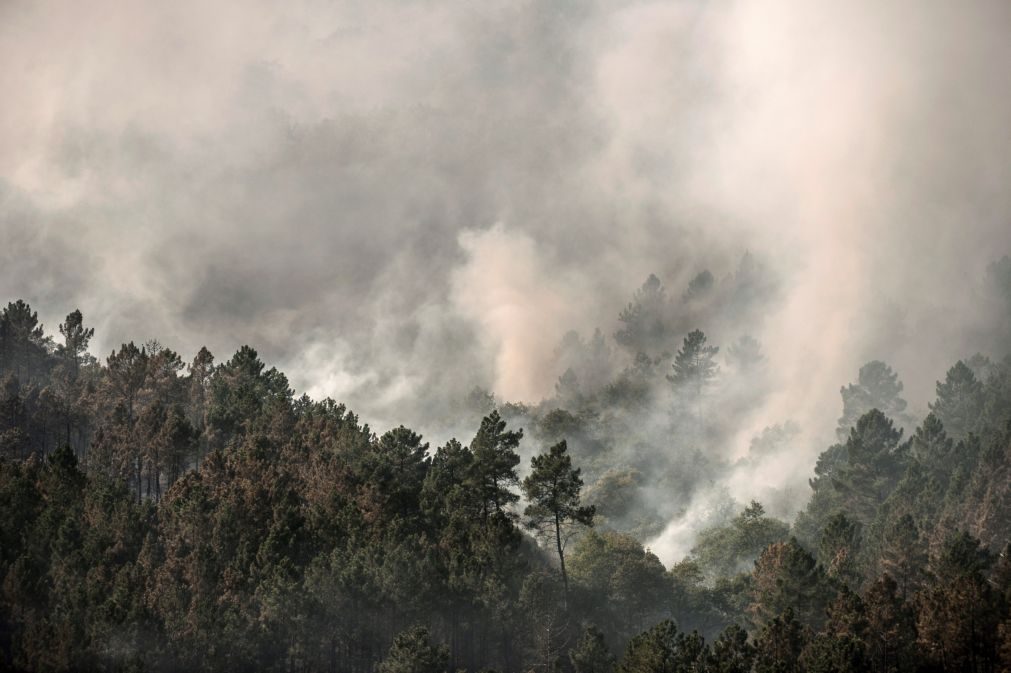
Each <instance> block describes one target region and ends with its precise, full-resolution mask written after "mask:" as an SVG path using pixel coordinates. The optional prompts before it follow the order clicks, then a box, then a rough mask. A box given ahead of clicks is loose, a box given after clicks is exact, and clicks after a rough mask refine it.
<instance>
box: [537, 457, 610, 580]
mask: <svg viewBox="0 0 1011 673" xmlns="http://www.w3.org/2000/svg"><path fill="white" fill-rule="evenodd" d="M567 449H568V447H567V445H566V443H565V441H564V440H562V441H561V442H559V443H558V444H555V445H554V446H552V447H551V448H550V449H548V452H547V453H544V454H541V455H539V456H534V457H533V458H532V459H531V461H530V467H531V470H530V475H529V476H527V477H526V478H525V479H524V480H523V494H524V495H525V496H526V499H527V502H528V503H529V504H528V505H527V507H526V509H525V510H524V511H523V516H524V517H525V518H526V525H527V527H528V528H529V529H530V530H532V531H534V532H536V533H537V534H538V535H541V536H546V537H548V538H549V539H551V541H553V542H554V544H555V548H556V550H557V551H558V563H559V566H560V568H561V571H562V584H563V585H564V587H565V593H566V595H568V592H569V579H568V574H567V573H566V571H565V544H566V542H567V541H568V539H569V537H570V535H571V533H572V530H573V528H574V527H576V526H580V525H581V526H592V525H593V512H594V508H593V506H592V505H589V506H586V505H581V504H580V491H582V488H583V480H582V479H581V478H580V476H579V468H575V469H573V467H572V459H571V458H570V457H569V454H568V452H567Z"/></svg>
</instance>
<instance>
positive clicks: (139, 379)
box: [0, 256, 1011, 673]
mask: <svg viewBox="0 0 1011 673" xmlns="http://www.w3.org/2000/svg"><path fill="white" fill-rule="evenodd" d="M990 275H991V277H992V278H995V279H996V280H997V281H998V283H999V282H1006V281H1007V279H1011V262H1009V261H1008V260H1007V259H1006V258H1005V260H1003V261H1002V262H1000V263H998V264H996V265H993V266H992V267H991V269H990ZM1001 279H1004V281H1002V280H1001ZM1008 285H1009V286H1011V283H1008ZM776 291H777V290H776V282H775V279H774V278H773V277H772V275H771V274H768V273H767V272H765V271H764V270H763V269H762V267H761V265H759V264H757V262H755V260H753V259H752V258H751V257H750V256H745V258H744V259H743V260H742V261H741V263H740V265H739V266H738V267H737V269H736V270H734V271H733V272H732V273H730V274H728V275H727V276H726V277H725V278H724V279H723V280H721V281H716V280H715V278H714V276H713V275H712V274H711V273H709V272H708V271H706V272H703V273H700V274H699V275H698V276H697V277H696V278H695V279H694V280H693V281H692V283H691V285H689V286H688V288H687V289H686V290H685V292H684V293H683V294H682V295H681V296H675V297H669V296H667V294H666V291H665V289H664V288H663V287H662V284H661V282H660V281H659V280H658V279H657V278H656V277H655V276H651V277H650V278H649V279H648V280H647V281H646V283H645V284H644V285H643V287H642V288H641V289H640V290H639V291H638V292H636V294H635V296H634V297H633V300H632V302H631V303H630V304H629V305H628V306H627V308H626V309H625V310H623V311H622V312H621V314H620V317H619V323H620V328H619V330H618V331H617V333H616V334H615V335H614V338H613V339H612V338H610V337H606V336H604V335H603V334H602V333H601V332H600V331H598V332H597V333H596V334H595V335H594V336H593V337H592V338H591V339H589V340H587V341H584V340H583V339H582V338H581V337H580V336H579V335H577V334H575V333H572V334H570V336H568V337H566V340H565V341H563V344H562V346H561V347H560V348H559V350H558V361H559V363H560V368H561V369H562V370H563V372H564V373H563V374H562V376H561V377H560V379H559V381H558V385H557V389H556V395H555V396H554V397H552V398H551V399H549V400H545V401H544V402H542V403H541V404H539V405H536V406H529V405H522V404H513V403H508V402H505V403H499V402H497V401H496V400H495V398H494V396H492V395H491V394H490V393H487V392H485V391H483V390H480V389H475V391H474V393H473V394H472V395H471V396H470V398H469V399H468V400H461V404H460V415H461V418H464V419H472V420H473V428H472V430H471V432H470V433H469V434H468V436H465V437H460V438H459V441H458V440H456V439H454V440H451V441H447V442H445V443H444V444H442V445H440V446H432V445H430V444H429V443H427V442H426V441H425V439H424V438H423V437H422V436H420V435H419V434H418V433H417V432H415V431H412V430H411V429H410V428H407V427H403V426H401V427H396V428H393V429H390V430H385V429H383V430H382V431H377V430H374V429H372V428H370V427H369V426H368V425H367V424H364V423H363V422H362V421H361V420H360V419H359V417H358V416H356V415H355V413H353V412H352V411H351V410H349V409H347V408H345V407H344V406H343V405H341V404H340V403H338V402H335V401H333V400H329V399H325V400H313V399H310V398H309V397H307V396H304V395H303V396H301V397H299V396H296V394H295V393H294V392H293V390H292V388H291V387H290V385H289V382H288V380H287V379H286V377H285V375H284V374H283V373H281V372H280V371H278V370H277V369H275V368H269V367H268V366H267V365H266V364H265V363H264V362H263V361H262V360H261V359H260V357H259V356H258V354H257V352H256V351H255V350H254V349H253V348H250V347H248V346H244V347H242V348H241V349H239V350H238V351H237V352H236V353H234V354H233V355H231V356H230V357H227V359H221V360H217V359H216V358H215V357H214V356H213V355H212V354H211V353H210V352H209V351H208V350H207V349H201V350H200V351H199V352H198V353H196V354H195V356H193V358H192V360H184V358H183V356H181V355H180V354H178V353H176V352H174V351H173V350H171V349H170V348H168V347H166V346H165V345H163V344H161V343H159V342H156V341H149V342H147V343H144V344H141V345H138V344H135V343H126V344H123V345H122V346H120V347H119V348H116V349H115V350H114V351H113V352H112V353H110V354H109V355H108V356H106V357H103V358H101V359H98V358H96V357H94V356H93V355H92V354H91V353H90V351H89V343H90V341H91V339H92V338H93V337H94V330H93V329H91V328H89V327H88V326H87V325H88V323H87V322H86V320H85V318H84V317H83V316H82V314H81V312H80V311H74V312H72V313H70V314H69V315H68V316H67V317H66V320H65V321H64V322H63V323H62V324H60V325H59V326H58V329H57V330H56V331H47V330H46V329H44V327H43V326H42V325H41V324H39V320H38V316H37V313H36V312H35V310H34V309H33V308H32V307H30V306H29V305H28V304H27V303H25V302H23V301H15V302H11V303H9V304H8V305H7V307H6V308H5V309H3V312H2V316H0V339H2V341H0V376H2V391H0V456H2V458H0V521H2V524H0V580H2V583H0V669H2V670H12V671H43V670H45V671H71V670H72V671H84V670H96V671H97V670H108V671H247V670H248V671H254V670H256V671H259V670H278V671H348V672H356V673H357V672H361V673H365V672H369V673H371V672H372V671H378V672H380V673H407V672H411V671H417V672H418V673H437V672H440V671H457V670H468V671H474V672H476V671H481V670H495V671H500V672H502V673H505V672H511V671H528V670H538V671H553V670H559V671H572V672H574V673H590V672H594V673H598V672H599V673H603V672H609V671H620V672H621V673H651V672H658V673H659V672H663V673H674V672H680V671H696V672H702V671H713V672H719V673H735V672H740V673H746V672H748V671H755V672H756V673H771V672H773V671H775V672H787V671H807V672H810V673H821V672H828V671H880V672H892V671H960V672H961V671H973V672H975V671H979V672H991V671H1005V672H1006V671H1011V547H1009V546H1008V545H1009V542H1011V358H1007V359H1001V358H1003V356H1005V355H1006V353H995V354H993V357H994V359H990V358H988V357H986V356H983V355H976V356H972V357H967V358H966V359H965V360H962V361H958V362H956V363H954V364H953V365H952V366H951V367H950V369H948V371H947V374H946V376H945V377H944V379H943V380H941V381H938V382H937V386H936V391H935V395H934V401H933V402H932V403H931V404H930V407H929V414H928V415H926V417H925V418H915V417H914V416H913V415H912V414H911V412H910V411H909V410H908V409H907V404H906V402H905V400H904V399H903V398H902V393H903V386H902V383H901V381H900V380H899V377H898V373H897V372H895V371H893V370H892V369H891V367H889V366H888V365H887V364H885V363H883V362H880V361H872V362H870V363H868V364H867V365H865V366H864V367H863V368H861V369H860V371H859V373H858V376H857V381H856V382H855V383H852V384H849V385H848V386H846V387H844V388H842V407H841V408H842V415H841V418H840V419H839V424H838V428H837V435H838V439H839V441H838V443H837V444H834V445H832V446H829V447H827V448H826V449H825V450H824V451H823V452H822V453H821V455H820V456H819V457H818V459H817V464H816V465H814V466H813V473H812V475H811V479H810V488H809V489H808V492H807V493H805V494H804V495H803V503H805V504H804V505H803V507H802V508H801V511H800V513H799V515H798V516H796V517H795V518H794V517H793V516H792V512H791V510H790V505H789V500H790V498H789V494H783V502H778V503H760V502H758V501H748V500H747V498H746V497H745V498H744V501H740V500H741V499H742V496H741V494H736V493H731V494H727V497H726V498H725V503H724V505H723V510H724V511H723V512H722V514H719V515H714V516H713V517H712V520H711V521H710V524H711V525H708V526H706V527H703V528H702V529H701V530H698V531H696V532H695V533H696V534H695V536H694V546H693V547H692V549H691V551H690V553H688V554H687V555H686V556H685V557H684V558H683V559H681V560H679V561H677V562H674V563H671V564H668V565H666V566H665V565H664V563H662V562H661V560H660V559H659V558H658V557H657V556H656V555H655V554H654V553H653V552H652V551H650V549H649V548H648V547H646V546H644V545H645V544H647V543H648V542H649V541H650V540H651V539H653V538H654V537H655V536H656V535H657V534H658V533H660V532H661V531H662V530H663V528H664V526H665V524H666V522H667V521H668V520H670V519H671V517H673V516H677V515H678V513H683V512H684V508H685V507H686V506H687V504H688V503H689V502H690V500H691V497H692V495H693V493H695V492H696V491H698V490H699V489H701V488H703V486H704V485H705V484H706V483H707V482H711V481H712V480H713V479H714V478H715V476H716V475H719V474H723V473H725V472H726V471H727V470H729V469H734V470H739V471H743V472H744V473H747V470H748V469H749V465H751V464H752V462H749V461H758V460H760V459H761V458H762V457H763V456H766V455H769V454H771V453H775V452H784V451H785V452H789V451H792V450H794V449H795V448H796V447H794V446H793V445H792V444H791V441H793V438H795V436H796V434H797V430H796V428H794V427H792V426H791V425H790V424H789V423H788V422H784V423H783V424H780V425H775V426H770V427H769V428H767V429H766V430H765V431H764V432H762V433H760V434H759V435H758V436H756V437H755V438H754V439H753V440H752V442H751V449H750V452H749V454H748V455H747V456H745V457H739V456H738V457H734V456H730V455H729V454H727V453H725V452H722V453H721V451H720V450H719V447H721V446H723V445H724V444H726V443H727V442H728V441H729V440H730V438H731V436H732V435H733V434H734V433H735V432H736V430H737V428H736V426H735V425H734V424H733V418H734V417H735V415H743V414H746V413H747V410H748V409H749V408H752V407H753V406H754V405H755V404H757V400H760V399H761V398H762V395H763V394H764V392H763V390H764V386H765V383H763V381H764V375H763V367H764V360H765V358H764V356H763V355H762V348H761V345H760V344H759V343H758V342H757V341H756V340H755V339H753V338H752V337H750V336H748V335H747V334H745V333H741V332H740V331H739V330H737V326H738V325H741V324H747V323H748V322H754V321H755V320H758V319H759V317H758V315H757V314H758V312H759V308H760V307H761V305H762V302H763V301H765V300H766V299H767V298H768V297H769V296H772V295H774V294H775V292H776ZM1008 296H1011V294H1009V295H1008ZM728 316H733V319H732V320H731V319H730V318H728ZM698 325H704V326H707V327H709V326H711V329H710V331H709V332H708V334H709V335H711V334H713V333H715V334H719V335H721V337H722V338H725V339H727V342H728V343H729V345H728V346H727V347H726V348H725V349H724V350H722V351H721V349H720V347H718V346H717V345H716V344H715V343H713V342H712V341H711V340H710V336H707V333H706V332H703V331H702V330H700V329H698V327H697V326H698ZM735 331H736V333H735ZM968 355H971V354H967V356H968ZM657 410H662V412H661V413H658V411H657ZM794 510H796V508H794ZM787 512H791V515H790V516H789V518H787V517H786V514H785V513H787ZM777 515H778V516H777Z"/></svg>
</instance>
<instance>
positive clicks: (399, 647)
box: [376, 626, 449, 673]
mask: <svg viewBox="0 0 1011 673" xmlns="http://www.w3.org/2000/svg"><path fill="white" fill-rule="evenodd" d="M448 664H449V650H448V649H447V648H446V646H445V645H438V646H436V645H432V643H431V640H430V638H429V633H428V629H426V628H425V627H423V626H416V627H414V628H411V629H408V630H407V631H404V632H403V633H400V634H398V635H397V637H396V638H394V639H393V645H392V646H391V647H390V653H389V654H388V655H386V658H385V659H383V660H382V662H380V663H379V665H378V666H376V673H444V672H445V671H446V670H447V666H448Z"/></svg>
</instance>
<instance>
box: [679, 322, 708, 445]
mask: <svg viewBox="0 0 1011 673" xmlns="http://www.w3.org/2000/svg"><path fill="white" fill-rule="evenodd" d="M719 350H720V349H719V347H717V346H709V345H706V335H705V334H704V333H703V332H702V330H694V331H692V332H689V333H688V336H686V337H685V339H684V343H683V344H682V346H681V348H680V349H679V350H678V352H677V354H676V355H675V356H674V364H673V368H674V372H673V373H672V374H670V375H668V376H667V380H668V381H670V382H671V383H672V384H673V385H674V389H675V391H677V392H678V393H679V394H681V395H682V396H683V398H684V399H685V400H686V402H687V403H688V405H689V406H693V407H694V410H695V430H696V436H698V435H700V434H701V431H702V396H703V392H704V391H705V389H706V387H707V386H708V385H709V384H710V383H711V382H712V381H713V379H715V378H716V374H717V373H718V372H719V369H720V367H719V365H718V364H716V354H717V353H718V352H719Z"/></svg>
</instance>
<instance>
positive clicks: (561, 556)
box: [555, 512, 569, 612]
mask: <svg viewBox="0 0 1011 673" xmlns="http://www.w3.org/2000/svg"><path fill="white" fill-rule="evenodd" d="M555 545H556V546H557V547H558V564H559V565H560V566H561V568H562V588H563V590H564V593H563V594H562V596H563V599H562V605H563V607H564V608H565V611H566V612H568V610H569V576H568V574H567V573H566V572H565V552H564V551H563V550H562V525H561V521H559V519H558V512H555Z"/></svg>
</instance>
